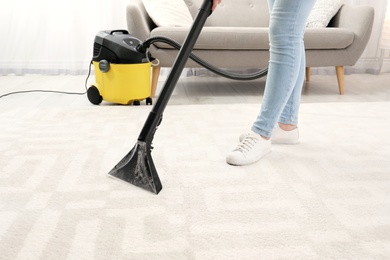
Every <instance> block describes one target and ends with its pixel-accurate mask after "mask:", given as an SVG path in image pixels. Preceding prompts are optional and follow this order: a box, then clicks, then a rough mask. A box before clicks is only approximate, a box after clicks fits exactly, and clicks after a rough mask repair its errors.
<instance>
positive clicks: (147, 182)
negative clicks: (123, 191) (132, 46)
mask: <svg viewBox="0 0 390 260" xmlns="http://www.w3.org/2000/svg"><path fill="white" fill-rule="evenodd" d="M212 3H213V0H205V1H204V3H203V5H202V6H201V8H200V9H199V12H198V15H197V16H196V18H195V21H194V24H193V25H192V27H191V29H190V32H189V33H188V35H187V38H186V40H185V41H184V44H183V47H182V48H181V49H180V51H179V53H178V55H177V58H176V61H175V63H174V65H173V67H172V70H171V73H170V74H169V76H168V78H167V80H166V82H165V85H164V87H163V90H162V92H161V93H160V97H159V98H158V100H157V102H156V103H155V105H154V107H153V108H152V111H151V112H150V113H149V116H148V118H147V120H146V122H145V125H144V127H143V129H142V131H141V133H140V135H139V137H138V141H137V143H136V144H135V145H134V147H133V149H131V150H130V152H129V153H128V154H127V155H126V156H125V157H124V158H123V159H122V160H121V161H120V162H119V163H118V164H117V165H116V166H115V167H114V168H113V169H112V170H111V171H110V172H109V173H108V174H109V175H111V176H113V177H116V178H119V179H121V180H123V181H126V182H128V183H131V184H134V185H136V186H138V187H140V188H143V189H145V190H148V191H151V192H153V193H155V194H158V193H159V192H160V190H161V189H162V185H161V181H160V178H159V176H158V174H157V170H156V167H155V165H154V162H153V159H152V156H151V149H152V146H151V144H152V140H153V136H154V133H155V131H156V129H157V126H158V125H159V123H160V121H161V119H162V113H163V112H164V109H165V107H166V105H167V103H168V100H169V98H170V96H171V95H172V92H173V90H174V88H175V86H176V83H177V81H178V79H179V77H180V74H181V72H182V71H183V68H184V66H185V64H186V62H187V60H188V58H189V56H190V53H191V51H192V49H193V47H194V45H195V42H196V40H197V38H198V36H199V34H200V32H201V30H202V28H203V25H204V24H205V22H206V19H207V17H208V16H209V15H210V14H211V7H212Z"/></svg>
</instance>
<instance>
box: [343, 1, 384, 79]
mask: <svg viewBox="0 0 390 260" xmlns="http://www.w3.org/2000/svg"><path fill="white" fill-rule="evenodd" d="M344 3H347V4H354V5H370V6H373V7H374V9H375V20H374V26H373V29H372V33H371V38H370V41H369V42H368V45H367V48H366V50H365V51H364V52H363V54H362V56H361V58H360V59H359V61H358V63H357V64H356V65H355V66H353V67H351V68H347V70H349V71H352V72H355V71H356V72H370V73H377V72H379V71H378V70H379V69H380V68H381V62H382V61H381V50H380V49H379V43H380V39H381V30H382V25H383V19H384V17H385V12H386V5H387V0H375V1H373V0H344ZM357 19H358V18H357ZM385 55H386V59H385V63H384V66H383V67H382V71H387V72H390V67H388V66H387V65H388V64H389V63H390V56H389V53H388V52H386V53H385Z"/></svg>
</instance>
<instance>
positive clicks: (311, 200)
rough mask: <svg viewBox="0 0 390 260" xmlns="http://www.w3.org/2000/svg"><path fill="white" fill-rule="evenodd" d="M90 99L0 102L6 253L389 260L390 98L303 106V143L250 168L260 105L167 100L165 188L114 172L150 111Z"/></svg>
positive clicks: (160, 144) (161, 142) (160, 156)
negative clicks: (244, 145)
mask: <svg viewBox="0 0 390 260" xmlns="http://www.w3.org/2000/svg"><path fill="white" fill-rule="evenodd" d="M75 99H76V100H78V99H81V100H83V101H80V102H74V103H72V102H69V101H70V100H75ZM84 99H85V97H64V98H63V99H62V102H63V104H62V103H61V102H60V103H58V102H57V103H56V104H51V103H50V102H49V103H44V104H43V105H42V103H39V104H40V105H36V106H35V105H18V106H16V105H15V102H16V101H15V100H17V97H9V98H7V99H4V100H0V103H1V102H3V104H4V103H7V104H8V105H7V106H5V105H3V107H2V109H1V111H0V125H1V134H0V153H1V156H0V252H1V253H0V259H2V260H4V259H5V260H8V259H23V260H24V259H137V260H138V259H201V260H203V259H213V260H215V259H389V258H390V138H389V134H390V103H388V102H387V103H385V102H384V103H327V104H325V103H319V104H303V105H302V108H301V123H300V126H301V131H300V132H301V143H300V144H299V145H295V146H283V145H278V146H276V145H275V146H274V147H273V152H272V153H271V154H269V155H267V156H266V157H265V158H264V159H262V160H261V161H260V162H258V163H256V164H254V165H250V166H245V167H233V166H229V165H227V164H226V163H225V155H226V153H227V151H229V150H230V149H231V148H233V147H234V145H235V143H236V141H237V138H238V136H239V134H240V133H242V132H245V131H246V130H247V129H248V128H249V127H250V124H251V122H252V119H253V118H254V117H255V116H256V114H257V111H258V105H254V104H243V105H193V106H174V105H171V106H168V107H167V109H166V111H165V115H164V116H165V117H164V120H163V123H162V125H161V126H160V128H159V129H158V131H157V133H156V136H155V140H154V146H155V149H154V151H153V153H152V155H153V158H154V161H155V164H156V167H157V170H158V173H159V176H160V179H161V181H162V184H163V189H162V191H161V192H160V194H159V195H157V196H156V195H154V194H152V193H149V192H147V191H144V190H142V189H139V188H137V187H135V186H133V185H130V184H127V183H124V182H121V181H118V180H117V179H114V178H111V177H109V176H108V175H107V173H108V172H109V171H110V170H111V168H112V167H113V166H114V165H116V164H117V162H118V161H119V160H120V159H122V157H123V156H124V155H125V154H126V153H127V152H128V151H129V150H130V149H131V148H132V146H133V145H134V143H135V141H136V139H137V137H138V134H139V131H140V129H141V127H142V126H143V123H144V121H145V119H146V116H147V115H148V112H149V110H150V107H148V106H145V105H143V106H140V107H125V106H109V105H104V106H92V105H90V104H89V103H88V101H86V100H85V101H84ZM60 101H61V99H60Z"/></svg>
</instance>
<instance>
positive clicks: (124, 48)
mask: <svg viewBox="0 0 390 260" xmlns="http://www.w3.org/2000/svg"><path fill="white" fill-rule="evenodd" d="M140 44H141V41H140V40H139V39H137V38H135V37H133V36H132V35H130V34H129V33H128V32H127V31H126V30H111V31H101V32H99V33H98V34H97V35H96V36H95V42H94V48H93V59H92V63H93V67H94V71H95V79H96V83H95V84H93V85H92V86H91V87H89V88H88V90H87V96H88V99H89V101H90V102H91V103H92V104H95V105H98V104H100V103H101V102H102V101H103V100H105V101H109V102H113V103H117V104H123V105H128V104H133V105H139V104H140V101H142V100H144V99H146V104H147V105H151V104H152V98H151V97H150V94H151V93H150V66H151V63H150V57H148V56H147V54H146V53H142V52H139V51H138V50H137V49H136V48H137V46H138V45H140Z"/></svg>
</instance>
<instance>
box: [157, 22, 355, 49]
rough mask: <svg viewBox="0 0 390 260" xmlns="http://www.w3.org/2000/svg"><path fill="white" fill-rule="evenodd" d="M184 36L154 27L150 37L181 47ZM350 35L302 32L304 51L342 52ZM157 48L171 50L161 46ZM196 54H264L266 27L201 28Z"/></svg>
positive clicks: (315, 30) (178, 29) (182, 30)
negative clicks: (214, 50)
mask: <svg viewBox="0 0 390 260" xmlns="http://www.w3.org/2000/svg"><path fill="white" fill-rule="evenodd" d="M187 33H188V28H186V27H157V28H155V29H154V30H153V31H152V32H151V35H152V36H157V35H164V36H165V37H169V38H172V39H174V40H176V41H177V42H179V43H181V42H183V41H184V38H185V37H186V35H187ZM353 40H354V33H353V32H352V31H350V30H348V29H343V28H308V29H307V30H306V32H305V45H306V46H305V47H306V49H311V50H317V49H322V50H323V49H329V50H331V49H345V48H347V47H348V46H349V45H351V44H352V42H353ZM155 45H156V46H157V47H158V48H162V49H172V47H171V46H169V45H167V44H164V43H156V44H155ZM194 49H197V50H210V49H211V50H213V49H218V50H268V49H269V41H268V28H266V27H245V28H243V27H204V28H203V31H202V33H201V35H200V37H199V38H198V41H197V43H196V45H195V48H194Z"/></svg>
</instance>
